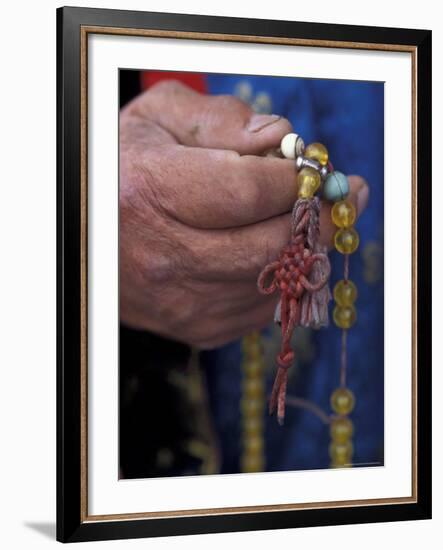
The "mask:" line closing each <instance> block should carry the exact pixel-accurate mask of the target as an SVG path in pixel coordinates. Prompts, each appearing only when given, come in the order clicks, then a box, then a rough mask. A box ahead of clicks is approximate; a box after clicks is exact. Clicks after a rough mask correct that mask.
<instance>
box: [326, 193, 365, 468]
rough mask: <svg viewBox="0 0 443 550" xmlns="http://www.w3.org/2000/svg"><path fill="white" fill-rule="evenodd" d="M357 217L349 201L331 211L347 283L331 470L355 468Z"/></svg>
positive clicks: (339, 296) (338, 317) (339, 302)
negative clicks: (352, 383)
mask: <svg viewBox="0 0 443 550" xmlns="http://www.w3.org/2000/svg"><path fill="white" fill-rule="evenodd" d="M356 217H357V213H356V210H355V207H354V205H353V204H352V203H351V202H350V201H347V200H344V197H342V200H339V201H337V202H336V203H335V204H334V206H333V207H332V209H331V218H332V221H333V223H334V225H335V226H336V227H337V231H336V233H335V236H334V244H335V248H336V249H337V251H338V252H340V253H341V254H343V258H344V260H343V279H342V280H340V281H338V283H337V284H336V285H335V287H334V292H333V294H334V300H335V303H336V305H335V307H334V313H333V318H334V322H335V324H336V325H337V327H339V328H341V329H342V335H341V353H340V387H339V388H337V389H336V390H335V391H334V393H333V394H332V396H331V406H332V409H333V410H334V412H335V413H336V414H337V415H338V417H337V418H336V419H335V420H333V422H332V423H331V428H330V435H331V444H330V446H329V455H330V458H331V467H332V468H337V467H343V466H351V465H352V455H353V444H352V435H353V432H354V426H353V423H352V421H351V420H350V418H349V414H350V413H351V412H352V410H353V408H354V406H355V397H354V394H353V393H352V391H351V390H350V389H349V388H347V387H346V371H347V363H348V351H347V338H348V330H349V329H350V328H351V327H352V326H353V325H354V323H355V321H356V320H357V313H356V310H355V307H354V302H355V300H356V299H357V288H356V286H355V285H354V283H353V282H352V281H351V280H350V279H349V255H350V254H352V253H353V252H355V251H356V250H357V248H358V245H359V237H358V233H357V231H356V230H355V229H354V227H353V225H354V223H355V220H356Z"/></svg>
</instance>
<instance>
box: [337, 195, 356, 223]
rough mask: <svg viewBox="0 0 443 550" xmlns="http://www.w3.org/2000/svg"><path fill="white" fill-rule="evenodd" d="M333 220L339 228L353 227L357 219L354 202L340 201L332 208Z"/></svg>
mask: <svg viewBox="0 0 443 550" xmlns="http://www.w3.org/2000/svg"><path fill="white" fill-rule="evenodd" d="M331 218H332V221H333V222H334V224H335V225H336V226H337V227H342V228H346V227H351V226H352V225H354V223H355V220H356V218H357V211H356V210H355V206H354V205H353V204H352V202H349V201H338V202H336V203H335V204H334V206H333V207H332V210H331Z"/></svg>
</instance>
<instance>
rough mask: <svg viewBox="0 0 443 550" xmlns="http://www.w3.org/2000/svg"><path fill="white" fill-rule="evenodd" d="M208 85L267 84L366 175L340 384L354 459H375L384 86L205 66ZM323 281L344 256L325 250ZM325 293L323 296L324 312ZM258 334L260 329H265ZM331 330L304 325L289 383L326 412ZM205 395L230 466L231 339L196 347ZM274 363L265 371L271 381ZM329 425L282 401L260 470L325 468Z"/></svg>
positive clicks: (226, 88) (331, 378) (338, 163)
mask: <svg viewBox="0 0 443 550" xmlns="http://www.w3.org/2000/svg"><path fill="white" fill-rule="evenodd" d="M207 81H208V86H209V92H210V93H213V94H220V93H227V94H235V93H238V85H239V83H240V82H241V83H243V85H244V84H245V83H247V85H248V86H247V87H246V89H247V90H250V91H251V94H250V95H251V97H250V102H251V103H253V102H254V98H255V97H257V95H258V94H263V93H265V94H268V97H269V98H270V100H271V108H272V113H276V114H280V115H283V116H285V117H287V118H288V119H289V120H290V121H291V123H292V125H293V127H294V130H295V131H296V132H297V133H298V134H300V135H301V136H302V137H303V138H304V140H305V143H310V142H313V141H319V142H322V143H323V144H324V145H325V146H326V147H327V149H328V150H329V154H330V159H331V160H332V163H333V164H334V167H335V168H337V169H338V170H340V171H342V172H344V173H345V174H359V175H361V176H363V177H364V178H365V179H366V180H367V181H368V183H369V187H370V200H369V204H368V207H367V209H366V211H365V212H364V214H363V215H362V216H361V218H360V219H359V220H358V222H357V224H356V229H357V230H358V232H359V235H360V247H359V249H358V251H357V252H356V253H355V254H354V255H352V256H351V259H350V277H351V279H352V280H353V281H354V282H355V283H356V285H357V288H358V299H357V302H356V307H357V313H358V321H357V323H356V325H355V326H354V327H353V328H352V329H351V330H350V331H349V334H348V354H349V355H348V357H349V361H348V364H349V367H348V385H349V387H350V388H351V389H352V390H353V392H354V394H355V396H356V407H355V410H354V412H353V413H352V415H351V418H352V420H353V422H354V426H355V437H354V463H355V464H356V465H359V464H361V465H365V464H367V463H383V437H384V432H383V424H384V403H383V401H384V387H383V378H384V351H383V350H384V343H383V333H384V330H383V329H384V327H383V218H384V203H383V194H384V181H383V180H384V86H383V83H379V82H357V81H340V80H318V79H302V78H275V77H263V76H257V77H252V76H251V77H245V76H237V75H208V78H207ZM330 257H331V263H332V275H331V281H332V285H333V284H334V283H335V282H336V281H337V280H339V279H341V278H342V275H343V257H342V256H341V255H339V254H338V253H337V252H332V253H331V255H330ZM332 306H333V301H331V311H330V313H332ZM263 334H264V338H266V331H264V333H263ZM340 336H341V332H340V330H339V329H338V328H337V327H335V326H334V325H333V323H331V326H330V327H329V328H327V329H321V330H320V331H312V342H313V345H314V358H313V360H310V361H306V362H305V363H301V364H300V365H299V366H298V369H297V372H296V373H295V375H294V376H292V377H291V379H290V381H289V384H288V393H289V394H291V395H297V396H300V397H304V398H307V399H310V400H312V401H314V402H315V403H317V404H318V405H320V406H321V407H322V408H323V409H324V410H325V411H327V412H330V405H329V398H330V394H331V393H332V391H333V390H334V389H335V388H336V387H337V386H338V382H339V358H340ZM202 359H203V364H204V366H205V368H206V374H207V380H208V388H209V395H210V403H211V407H212V411H213V413H214V421H215V426H216V429H217V432H218V434H219V438H220V444H221V450H222V459H223V461H222V473H232V472H238V471H239V455H240V436H241V434H240V418H241V415H240V409H239V403H240V397H241V386H240V381H241V347H240V343H239V342H233V343H231V344H229V345H228V346H225V347H223V348H220V349H218V350H213V351H211V352H205V353H204V354H203V356H202ZM274 374H275V368H273V369H272V370H271V371H269V373H268V379H267V385H268V391H270V389H271V386H272V382H273V378H274ZM328 445H329V434H328V428H327V426H325V425H324V424H322V423H321V422H320V421H319V419H318V418H317V417H316V416H314V415H313V414H312V413H310V412H308V411H305V410H301V409H295V408H290V407H287V411H286V421H285V425H284V427H280V426H278V424H277V422H276V419H275V418H274V417H267V419H266V460H267V468H266V469H267V470H268V471H275V470H298V469H314V468H326V467H328V464H329V457H328Z"/></svg>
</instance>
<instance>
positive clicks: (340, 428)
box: [257, 133, 359, 467]
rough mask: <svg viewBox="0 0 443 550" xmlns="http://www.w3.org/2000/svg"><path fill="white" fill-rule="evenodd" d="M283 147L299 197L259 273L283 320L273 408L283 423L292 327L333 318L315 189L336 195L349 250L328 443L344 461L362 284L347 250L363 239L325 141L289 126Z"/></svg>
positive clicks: (338, 221)
mask: <svg viewBox="0 0 443 550" xmlns="http://www.w3.org/2000/svg"><path fill="white" fill-rule="evenodd" d="M280 151H281V154H282V156H283V157H285V158H287V159H292V160H294V161H295V167H296V169H297V188H298V198H297V200H296V202H295V204H294V208H293V210H292V216H291V234H290V239H289V243H288V244H287V246H286V247H285V248H284V249H283V250H282V251H281V253H280V256H279V258H278V259H277V260H276V261H274V262H272V263H270V264H269V265H267V266H266V267H265V268H264V269H263V271H262V272H261V273H260V275H259V278H258V281H257V286H258V289H259V291H260V292H261V293H263V294H272V293H273V292H276V291H279V293H280V295H279V301H278V304H277V307H276V310H275V315H274V320H275V322H276V323H278V324H279V325H280V327H281V332H282V338H281V347H280V353H279V354H278V355H277V359H276V361H277V366H278V369H277V374H276V377H275V381H274V385H273V388H272V393H271V397H270V402H269V413H270V414H273V413H274V412H275V411H276V412H277V420H278V422H279V424H280V425H282V424H283V422H284V417H285V402H286V386H287V375H288V374H287V371H288V369H289V368H290V367H291V365H292V364H293V362H294V357H295V355H294V350H293V349H292V347H291V337H292V334H293V332H294V329H295V327H296V326H304V327H311V328H320V327H322V326H327V325H328V302H329V300H330V298H331V294H330V290H329V277H330V273H331V267H330V263H329V258H328V255H327V248H326V246H324V245H322V244H321V243H320V242H319V231H320V228H319V216H320V206H321V200H320V198H319V197H318V196H317V195H316V193H317V192H320V193H321V199H322V200H326V201H329V202H331V203H333V206H332V209H331V217H332V221H333V223H334V225H335V226H336V228H337V230H336V232H335V235H334V245H335V248H336V250H337V251H338V252H339V253H340V254H342V255H343V258H344V266H343V279H341V280H340V281H338V282H337V283H336V284H335V286H334V290H333V297H334V301H335V307H334V310H333V320H334V323H335V324H336V325H337V326H338V327H339V328H341V329H342V331H341V354H340V385H339V387H338V388H337V389H336V390H335V391H334V392H333V393H332V395H331V408H332V410H333V411H334V413H335V414H333V415H331V417H327V419H328V423H329V424H330V434H331V439H332V441H331V445H330V448H329V454H330V457H331V461H332V462H331V466H333V467H337V466H343V465H345V466H346V465H350V463H351V460H352V454H353V446H352V441H351V438H352V435H353V424H352V421H351V420H350V419H349V417H348V415H349V414H350V413H351V412H352V410H353V408H354V405H355V398H354V395H353V393H352V392H351V390H350V389H349V388H347V387H346V367H347V332H348V329H350V328H351V327H352V325H353V324H354V323H355V321H356V310H355V307H354V302H355V300H356V298H357V289H356V287H355V285H354V283H353V282H352V281H351V280H350V279H349V255H350V254H352V253H353V252H355V251H356V250H357V248H358V245H359V236H358V233H357V232H356V230H355V228H354V227H353V225H354V223H355V220H356V210H355V207H354V205H353V204H352V203H351V202H350V201H349V200H346V197H347V195H348V193H349V182H348V179H347V177H346V176H345V175H344V174H342V173H341V172H338V171H336V170H334V168H333V166H332V164H331V163H330V161H329V155H328V151H327V149H326V147H325V146H324V145H322V144H321V143H312V144H310V145H308V146H307V147H305V144H304V142H303V139H302V138H301V137H300V136H298V135H297V134H295V133H291V134H287V135H286V136H285V137H284V138H283V139H282V141H281V145H280ZM314 407H315V405H314Z"/></svg>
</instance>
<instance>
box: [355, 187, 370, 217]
mask: <svg viewBox="0 0 443 550" xmlns="http://www.w3.org/2000/svg"><path fill="white" fill-rule="evenodd" d="M368 199H369V187H368V186H367V185H363V186H362V187H361V189H359V190H358V191H357V211H358V213H359V214H361V213H362V212H363V210H364V209H365V208H366V206H367V204H368Z"/></svg>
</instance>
